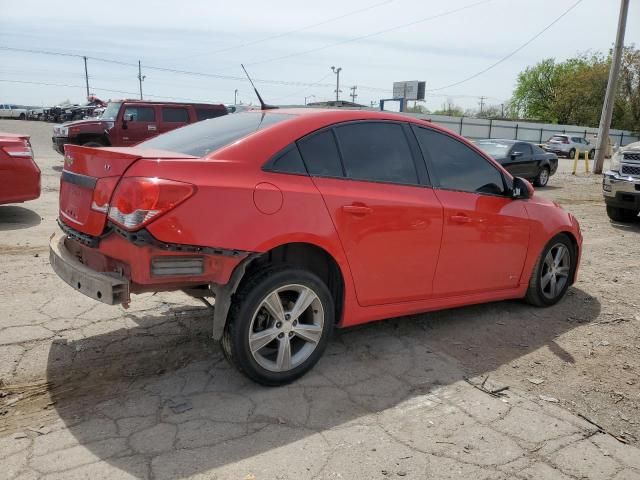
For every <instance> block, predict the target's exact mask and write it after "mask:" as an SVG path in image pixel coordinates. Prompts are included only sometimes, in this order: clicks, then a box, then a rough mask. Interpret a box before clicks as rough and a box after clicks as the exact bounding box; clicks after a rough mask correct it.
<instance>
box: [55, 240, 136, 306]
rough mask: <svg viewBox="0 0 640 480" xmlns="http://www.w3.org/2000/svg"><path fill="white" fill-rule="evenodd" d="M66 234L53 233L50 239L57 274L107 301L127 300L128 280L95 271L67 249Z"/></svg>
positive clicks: (77, 287)
mask: <svg viewBox="0 0 640 480" xmlns="http://www.w3.org/2000/svg"><path fill="white" fill-rule="evenodd" d="M66 241H67V237H66V236H65V235H59V234H54V235H52V236H51V239H50V240H49V261H50V263H51V267H52V268H53V270H54V271H55V272H56V274H57V275H58V276H59V277H60V278H61V279H62V280H64V281H65V282H66V283H67V284H68V285H70V286H71V287H73V288H75V289H76V290H78V291H79V292H81V293H84V294H85V295H86V296H88V297H91V298H93V299H94V300H97V301H99V302H102V303H106V304H107V305H118V304H121V303H128V302H129V299H130V293H129V281H128V280H127V279H126V278H124V277H122V276H119V275H117V274H111V273H109V274H107V273H102V272H96V271H95V270H92V269H91V268H89V267H87V266H85V265H84V264H82V263H81V262H80V261H79V260H78V259H77V258H76V257H75V256H73V255H72V254H71V252H70V251H69V250H68V249H67V246H66V244H65V242H66Z"/></svg>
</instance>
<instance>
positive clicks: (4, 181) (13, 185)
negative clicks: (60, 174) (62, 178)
mask: <svg viewBox="0 0 640 480" xmlns="http://www.w3.org/2000/svg"><path fill="white" fill-rule="evenodd" d="M0 185H2V188H0V204H6V203H18V202H26V201H27V200H33V199H36V198H38V197H39V196H40V169H39V168H38V165H37V164H36V162H35V161H34V160H33V150H32V148H31V143H30V142H29V136H28V135H19V134H15V133H2V132H0Z"/></svg>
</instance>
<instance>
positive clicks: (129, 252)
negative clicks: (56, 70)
mask: <svg viewBox="0 0 640 480" xmlns="http://www.w3.org/2000/svg"><path fill="white" fill-rule="evenodd" d="M59 225H60V227H61V228H62V231H63V232H64V235H58V236H57V237H56V238H53V239H52V242H51V264H52V265H53V268H54V269H55V271H56V272H57V273H58V275H59V276H60V277H61V278H62V279H63V280H64V281H66V282H67V283H68V284H70V285H71V286H72V287H74V288H76V289H77V290H79V291H81V292H82V293H84V294H85V295H88V296H90V297H92V298H94V299H96V300H99V301H102V302H105V303H109V304H119V303H125V304H126V303H128V302H129V301H130V293H139V292H148V291H162V290H183V291H184V292H186V293H188V294H189V295H192V296H195V297H199V298H203V299H206V297H213V298H215V307H214V314H213V335H214V338H216V339H220V340H221V345H222V348H223V350H224V352H225V354H226V356H227V358H228V359H229V360H230V361H231V362H232V363H234V364H235V365H236V366H237V367H238V368H239V369H240V370H241V371H243V372H244V373H245V374H247V375H248V376H249V377H251V378H252V379H254V380H256V381H258V382H261V383H264V384H268V385H276V384H282V383H286V382H290V381H292V380H294V379H295V378H298V377H300V376H301V375H302V374H304V373H305V372H306V371H308V370H309V369H310V368H311V367H312V366H313V365H314V364H315V362H316V361H317V360H318V359H319V357H320V355H321V354H322V352H323V350H324V348H325V346H326V344H327V341H328V339H329V337H330V335H331V332H332V329H333V328H334V326H338V327H349V326H352V325H357V324H361V323H366V322H371V321H373V320H380V319H384V318H389V317H395V316H401V315H408V314H415V313H419V312H426V311H430V310H437V309H443V308H450V307H457V306H461V305H469V304H474V303H481V302H489V301H495V300H504V299H514V298H524V299H526V300H527V301H528V302H529V303H531V304H533V305H536V306H549V305H553V304H555V303H556V302H558V301H559V300H560V299H561V298H562V297H563V296H564V295H565V293H566V291H567V289H568V287H569V286H570V285H571V284H572V283H573V282H574V281H575V278H576V271H577V268H578V264H579V259H580V252H581V246H582V235H581V233H580V227H579V226H578V222H577V221H576V219H575V218H574V217H573V216H572V215H571V214H570V213H568V212H566V211H564V210H563V209H562V208H560V207H559V206H558V205H556V204H554V203H552V202H551V201H549V200H546V199H544V198H541V197H538V196H537V195H534V191H533V187H532V186H531V185H530V184H529V183H528V182H527V181H526V180H522V179H520V178H513V177H512V176H511V175H510V174H509V173H507V172H506V171H505V170H504V169H503V168H502V167H501V166H500V165H499V164H498V163H496V162H495V161H494V160H493V159H491V158H490V157H488V156H487V155H486V154H485V153H483V152H482V151H481V150H479V149H478V148H476V147H475V146H474V145H473V144H471V143H470V142H468V141H466V140H465V139H463V138H461V137H459V136H457V135H455V134H453V133H451V132H449V131H447V130H444V129H442V128H439V127H436V126H435V125H433V124H431V123H429V122H426V121H422V120H419V119H415V118H409V117H406V116H402V115H397V114H392V113H386V112H373V111H345V110H340V111H334V110H315V109H291V110H265V111H253V112H246V113H240V114H235V115H227V116H224V117H220V118H216V119H211V120H206V121H203V122H200V123H197V124H194V125H191V126H188V127H184V128H181V129H179V130H175V131H173V132H170V133H167V134H165V135H160V136H158V137H156V138H154V139H152V140H149V141H146V142H144V143H141V144H140V145H138V146H136V147H132V148H102V149H94V148H87V147H80V146H73V145H67V146H66V155H65V167H64V171H63V173H62V180H61V191H60V218H59Z"/></svg>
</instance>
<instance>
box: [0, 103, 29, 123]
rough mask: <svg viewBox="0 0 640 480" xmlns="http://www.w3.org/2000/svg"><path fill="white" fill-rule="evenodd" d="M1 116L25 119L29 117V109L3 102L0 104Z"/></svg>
mask: <svg viewBox="0 0 640 480" xmlns="http://www.w3.org/2000/svg"><path fill="white" fill-rule="evenodd" d="M0 118H14V119H17V120H25V119H26V118H27V109H26V108H21V107H18V105H10V104H8V103H3V104H0Z"/></svg>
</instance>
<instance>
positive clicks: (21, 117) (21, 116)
mask: <svg viewBox="0 0 640 480" xmlns="http://www.w3.org/2000/svg"><path fill="white" fill-rule="evenodd" d="M19 118H20V120H24V119H26V118H27V116H26V115H25V114H24V113H21V114H20V117H19Z"/></svg>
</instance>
